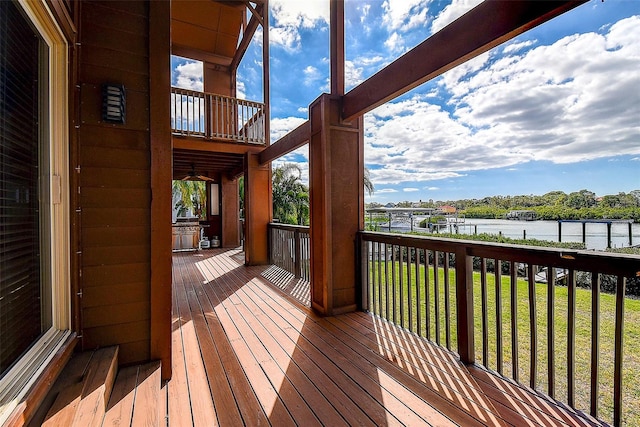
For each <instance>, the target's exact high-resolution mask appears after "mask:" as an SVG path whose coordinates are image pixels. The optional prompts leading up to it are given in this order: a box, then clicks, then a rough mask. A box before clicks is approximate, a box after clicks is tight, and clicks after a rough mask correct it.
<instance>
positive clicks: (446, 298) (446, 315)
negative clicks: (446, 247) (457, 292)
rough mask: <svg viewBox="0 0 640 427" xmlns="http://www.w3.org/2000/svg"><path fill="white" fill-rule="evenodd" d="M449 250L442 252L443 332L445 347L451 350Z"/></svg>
mask: <svg viewBox="0 0 640 427" xmlns="http://www.w3.org/2000/svg"><path fill="white" fill-rule="evenodd" d="M449 255H450V254H449V252H444V259H443V262H444V334H445V342H446V345H447V348H448V349H449V350H451V287H450V283H449V282H450V281H449Z"/></svg>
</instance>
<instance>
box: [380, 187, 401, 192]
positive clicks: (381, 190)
mask: <svg viewBox="0 0 640 427" xmlns="http://www.w3.org/2000/svg"><path fill="white" fill-rule="evenodd" d="M397 192H398V190H395V189H393V188H381V189H380V190H378V189H376V193H397Z"/></svg>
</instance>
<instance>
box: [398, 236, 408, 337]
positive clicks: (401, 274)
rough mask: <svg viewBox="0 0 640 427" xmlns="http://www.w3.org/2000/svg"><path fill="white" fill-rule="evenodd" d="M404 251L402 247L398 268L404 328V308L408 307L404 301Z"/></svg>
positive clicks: (401, 320) (401, 322) (401, 321)
mask: <svg viewBox="0 0 640 427" xmlns="http://www.w3.org/2000/svg"><path fill="white" fill-rule="evenodd" d="M402 249H403V247H402V246H400V247H399V250H400V261H399V262H398V268H399V273H400V274H399V275H398V277H399V278H400V280H399V286H400V306H399V307H398V308H399V309H400V326H402V327H403V328H404V327H405V326H404V308H405V307H406V304H405V301H404V280H403V277H402V276H403V275H404V272H403V270H404V268H403V266H404V257H403V253H402Z"/></svg>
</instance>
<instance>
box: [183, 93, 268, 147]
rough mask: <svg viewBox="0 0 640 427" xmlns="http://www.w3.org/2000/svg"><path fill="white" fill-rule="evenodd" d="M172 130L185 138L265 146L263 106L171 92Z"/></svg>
mask: <svg viewBox="0 0 640 427" xmlns="http://www.w3.org/2000/svg"><path fill="white" fill-rule="evenodd" d="M171 129H172V131H173V133H174V134H177V135H182V136H195V137H202V138H206V139H217V140H223V141H230V142H242V143H246V144H260V145H264V144H265V141H266V139H265V115H264V104H261V103H259V102H252V101H245V100H242V99H237V98H231V97H228V96H222V95H215V94H211V93H204V92H196V91H192V90H186V89H178V88H171Z"/></svg>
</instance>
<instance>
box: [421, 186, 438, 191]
mask: <svg viewBox="0 0 640 427" xmlns="http://www.w3.org/2000/svg"><path fill="white" fill-rule="evenodd" d="M424 189H425V190H429V191H437V190H439V189H440V187H424Z"/></svg>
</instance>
